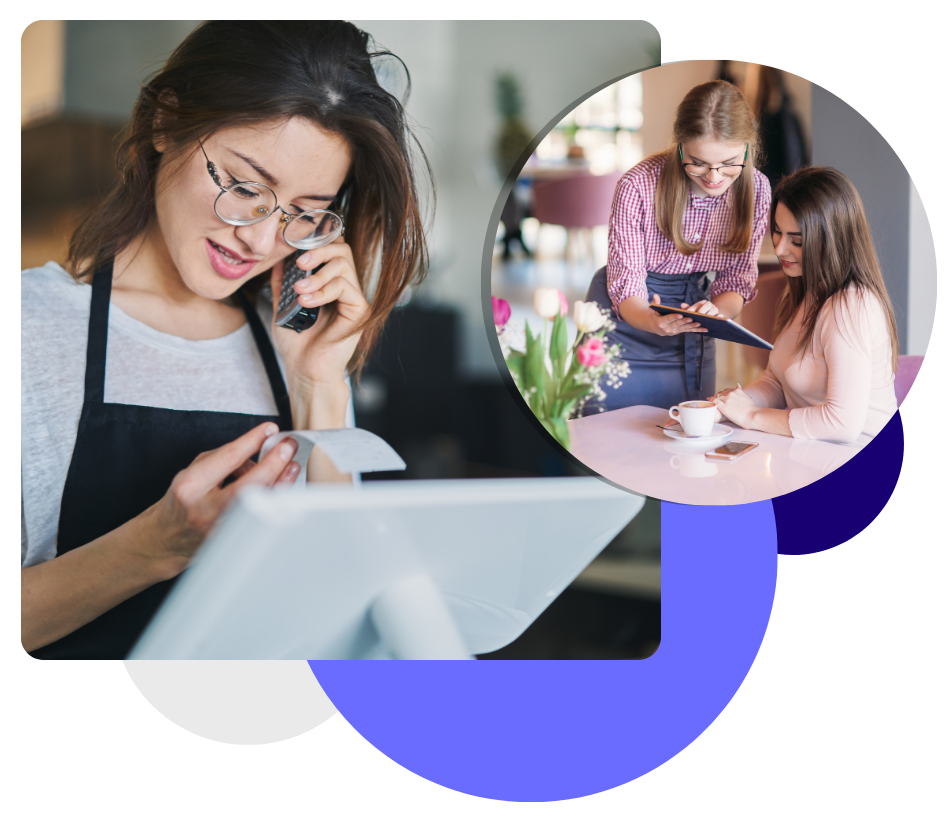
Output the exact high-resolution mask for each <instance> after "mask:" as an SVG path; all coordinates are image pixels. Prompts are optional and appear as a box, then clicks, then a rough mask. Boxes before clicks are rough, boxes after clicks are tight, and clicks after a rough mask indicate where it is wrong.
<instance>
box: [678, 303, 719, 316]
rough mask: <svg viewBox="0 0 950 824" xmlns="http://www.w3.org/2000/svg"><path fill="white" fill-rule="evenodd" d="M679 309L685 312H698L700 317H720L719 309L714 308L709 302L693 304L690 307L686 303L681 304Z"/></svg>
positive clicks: (713, 304) (714, 305)
mask: <svg viewBox="0 0 950 824" xmlns="http://www.w3.org/2000/svg"><path fill="white" fill-rule="evenodd" d="M680 309H685V310H686V311H687V312H698V313H699V314H700V315H713V316H714V317H721V313H720V311H719V307H718V306H716V304H715V303H713V302H712V301H711V300H701V301H699V303H694V304H693V305H692V306H690V305H689V304H688V303H681V304H680Z"/></svg>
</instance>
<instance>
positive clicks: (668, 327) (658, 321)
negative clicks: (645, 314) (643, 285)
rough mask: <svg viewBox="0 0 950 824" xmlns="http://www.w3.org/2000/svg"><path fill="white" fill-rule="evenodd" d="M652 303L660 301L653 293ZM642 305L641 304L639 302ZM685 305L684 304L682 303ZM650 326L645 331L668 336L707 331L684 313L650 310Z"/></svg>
mask: <svg viewBox="0 0 950 824" xmlns="http://www.w3.org/2000/svg"><path fill="white" fill-rule="evenodd" d="M652 303H654V304H659V303H660V296H659V295H657V294H654V295H653V301H652ZM641 305H642V304H641ZM684 307H685V304H684ZM650 315H651V316H652V317H651V320H650V326H651V328H650V329H648V330H647V331H649V332H652V333H653V334H654V335H662V336H664V337H669V336H672V335H681V334H683V333H684V332H707V331H709V330H708V329H706V328H705V327H704V326H703V325H702V324H701V323H699V322H698V321H694V320H693V319H692V318H690V317H688V316H684V315H675V314H674V315H661V314H659V313H657V312H654V311H653V310H652V309H651V310H650Z"/></svg>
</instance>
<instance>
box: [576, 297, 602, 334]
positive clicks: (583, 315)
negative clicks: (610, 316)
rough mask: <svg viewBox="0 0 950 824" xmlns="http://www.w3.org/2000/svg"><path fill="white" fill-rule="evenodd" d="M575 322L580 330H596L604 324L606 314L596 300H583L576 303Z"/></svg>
mask: <svg viewBox="0 0 950 824" xmlns="http://www.w3.org/2000/svg"><path fill="white" fill-rule="evenodd" d="M574 323H576V324H577V329H578V331H580V332H596V331H597V330H598V329H600V327H601V326H603V325H604V315H603V313H602V312H601V311H600V306H598V305H597V304H596V303H594V301H590V302H589V303H584V301H582V300H578V301H575V303H574Z"/></svg>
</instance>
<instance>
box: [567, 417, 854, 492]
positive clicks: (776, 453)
mask: <svg viewBox="0 0 950 824" xmlns="http://www.w3.org/2000/svg"><path fill="white" fill-rule="evenodd" d="M668 420H669V414H668V412H667V410H666V409H658V408H656V407H654V406H631V407H629V408H627V409H617V410H614V411H613V412H604V413H602V414H600V415H592V416H591V417H588V418H580V419H578V420H575V421H569V422H568V429H569V430H570V433H571V453H572V454H573V455H574V456H575V457H576V458H577V459H578V460H580V461H581V462H582V463H584V464H585V465H586V466H588V467H590V468H591V469H592V470H593V471H594V472H596V473H598V474H599V475H601V476H603V477H604V478H607V479H608V480H610V481H613V482H614V483H617V484H620V485H621V486H624V487H626V488H627V489H630V490H632V491H634V492H639V493H640V494H642V495H648V496H650V497H651V498H660V499H661V500H664V501H672V502H674V503H681V504H700V505H712V504H747V503H752V502H753V501H761V500H765V499H767V498H774V497H776V496H778V495H784V494H786V493H788V492H794V491H795V490H796V489H800V488H801V487H803V486H807V485H808V484H810V483H812V482H814V481H817V480H818V479H819V478H823V477H824V476H825V475H827V474H828V473H830V472H833V471H834V470H836V469H837V468H838V467H839V466H841V465H842V464H844V463H846V462H847V461H848V460H850V459H851V458H853V457H854V456H855V455H856V454H857V453H858V452H859V451H860V450H861V448H862V447H864V446H865V445H866V444H867V443H868V442H869V440H870V438H868V437H867V436H862V438H861V439H860V440H859V441H858V442H857V443H854V444H848V445H842V444H835V443H828V442H826V441H807V440H801V439H798V438H789V437H785V436H784V435H768V434H766V433H764V432H756V431H752V430H746V429H740V428H739V427H737V426H735V425H734V424H731V423H730V422H729V421H723V423H724V424H726V425H728V426H730V427H731V428H732V429H733V430H734V434H733V436H732V438H731V440H733V441H751V442H753V443H758V444H759V448H758V449H756V450H755V451H753V452H750V453H748V454H746V455H743V456H742V457H741V458H739V459H737V460H735V461H720V460H709V459H708V458H706V457H705V453H706V452H708V451H710V447H709V446H701V445H695V444H690V443H688V442H683V441H677V440H673V439H672V438H670V437H668V436H667V435H664V434H663V432H661V431H660V430H659V429H657V428H656V427H657V424H659V425H660V426H662V425H664V424H665V423H666V422H667V421H668Z"/></svg>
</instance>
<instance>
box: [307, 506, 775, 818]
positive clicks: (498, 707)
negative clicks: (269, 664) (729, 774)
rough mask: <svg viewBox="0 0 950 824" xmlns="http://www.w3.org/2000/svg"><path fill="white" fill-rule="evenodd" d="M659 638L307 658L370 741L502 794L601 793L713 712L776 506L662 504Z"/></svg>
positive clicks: (760, 601) (732, 672)
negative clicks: (485, 655) (636, 654)
mask: <svg viewBox="0 0 950 824" xmlns="http://www.w3.org/2000/svg"><path fill="white" fill-rule="evenodd" d="M662 518H663V528H662V529H663V531H662V542H663V544H662V545H663V588H662V633H663V635H662V643H661V644H660V648H659V650H658V651H657V652H656V653H655V654H654V655H653V656H652V657H651V658H648V659H646V660H644V661H477V662H468V661H389V662H383V661H311V662H310V666H311V668H312V669H313V672H314V674H315V675H316V676H317V678H318V679H319V681H320V684H321V685H322V686H323V688H324V690H325V691H326V693H327V695H328V696H329V698H330V700H331V701H332V702H333V704H334V705H335V706H336V708H337V709H338V710H339V711H340V712H341V713H342V714H343V715H344V717H345V718H346V719H347V721H349V722H350V724H352V725H353V727H354V728H355V729H356V730H357V731H358V732H359V733H360V734H361V735H362V736H363V737H364V738H366V739H367V740H368V741H369V742H370V743H371V744H373V746H375V747H376V748H378V749H379V750H380V751H381V752H383V753H384V754H385V755H387V756H389V757H390V758H392V759H393V760H394V761H396V762H397V763H398V764H401V765H402V766H404V767H406V768H407V769H409V770H411V771H412V772H414V773H416V774H417V775H420V776H422V777H424V778H427V779H429V780H430V781H434V782H436V783H437V784H441V785H443V786H445V787H449V788H451V789H454V790H458V791H460V792H464V793H469V794H471V795H476V796H482V797H485V798H495V799H500V800H506V801H555V800H560V799H567V798H577V797H580V796H585V795H590V794H592V793H597V792H602V791H604V790H608V789H610V788H612V787H616V786H618V785H620V784H625V783H627V782H628V781H632V780H634V779H635V778H638V777H639V776H641V775H643V774H645V773H647V772H649V771H650V770H653V769H655V768H656V767H658V766H659V765H660V764H662V763H663V762H664V761H667V760H668V759H670V758H672V757H673V756H674V755H676V753H678V752H679V751H680V750H682V749H683V748H684V747H686V746H687V745H689V744H690V742H692V741H693V740H694V739H695V738H696V737H697V736H698V735H699V734H700V733H702V731H703V730H704V729H706V727H708V726H709V725H710V724H711V723H712V722H713V720H715V718H716V717H717V716H718V715H719V713H720V712H722V710H723V708H724V707H725V706H726V704H728V703H729V701H730V700H731V699H732V696H733V695H734V694H735V692H736V690H737V689H738V688H739V685H740V684H741V683H742V681H743V679H744V678H745V675H746V673H747V672H748V671H749V667H751V666H752V662H753V660H754V659H755V656H756V654H757V652H758V649H759V645H760V644H761V642H762V637H763V635H764V633H765V628H766V625H767V624H768V620H769V615H770V613H771V610H772V599H773V596H774V594H775V575H776V567H777V559H778V555H777V553H776V544H775V521H774V517H773V515H772V506H771V503H770V502H768V501H762V502H759V503H754V504H747V505H744V506H731V507H699V506H680V505H677V504H669V503H666V502H664V503H663V509H662Z"/></svg>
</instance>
